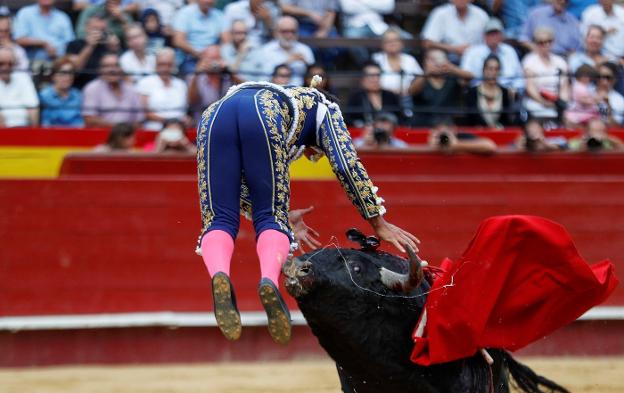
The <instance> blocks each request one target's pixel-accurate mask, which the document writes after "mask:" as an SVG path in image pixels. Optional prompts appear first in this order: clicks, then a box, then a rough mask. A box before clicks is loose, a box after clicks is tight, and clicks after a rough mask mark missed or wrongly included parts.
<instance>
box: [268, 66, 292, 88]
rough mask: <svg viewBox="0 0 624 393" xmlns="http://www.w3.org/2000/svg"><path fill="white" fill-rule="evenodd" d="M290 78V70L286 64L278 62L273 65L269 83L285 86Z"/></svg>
mask: <svg viewBox="0 0 624 393" xmlns="http://www.w3.org/2000/svg"><path fill="white" fill-rule="evenodd" d="M290 78H292V70H291V69H290V67H289V66H288V64H280V65H278V66H277V67H275V70H273V74H271V83H275V84H276V85H282V86H286V85H289V84H290Z"/></svg>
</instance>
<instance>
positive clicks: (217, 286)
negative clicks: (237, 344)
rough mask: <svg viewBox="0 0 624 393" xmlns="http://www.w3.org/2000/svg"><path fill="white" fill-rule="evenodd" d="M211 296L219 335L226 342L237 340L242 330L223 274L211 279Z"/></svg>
mask: <svg viewBox="0 0 624 393" xmlns="http://www.w3.org/2000/svg"><path fill="white" fill-rule="evenodd" d="M212 296H213V297H214V314H215V318H216V319H217V325H219V329H221V333H223V335H224V336H225V338H227V339H228V340H231V341H234V340H238V339H239V337H240V336H241V332H242V330H243V329H242V326H241V320H240V314H239V313H238V310H237V309H236V306H234V301H233V299H232V285H231V283H230V280H229V278H228V277H227V276H226V275H225V274H223V273H217V274H215V275H214V277H213V278H212Z"/></svg>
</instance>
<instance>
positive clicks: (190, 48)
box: [172, 0, 224, 75]
mask: <svg viewBox="0 0 624 393" xmlns="http://www.w3.org/2000/svg"><path fill="white" fill-rule="evenodd" d="M172 27H173V45H174V46H175V47H176V48H178V49H179V50H180V57H181V60H180V61H179V62H178V63H179V66H180V71H181V72H182V74H184V75H188V74H190V73H191V72H193V71H195V66H196V65H197V61H198V59H199V58H200V57H201V54H202V52H203V50H204V49H206V48H207V47H209V46H210V45H215V44H217V43H218V42H219V36H220V35H221V32H222V31H223V29H224V25H223V12H222V11H221V10H218V9H216V8H214V0H197V2H196V3H192V4H189V5H187V6H184V7H182V8H180V9H179V10H178V12H176V14H175V17H174V18H173V24H172Z"/></svg>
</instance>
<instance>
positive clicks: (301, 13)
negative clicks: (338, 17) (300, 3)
mask: <svg viewBox="0 0 624 393" xmlns="http://www.w3.org/2000/svg"><path fill="white" fill-rule="evenodd" d="M281 8H282V12H283V13H284V14H287V15H292V16H294V17H307V18H310V19H312V20H313V21H314V22H315V23H316V21H318V20H319V19H318V18H316V19H314V18H315V17H316V16H317V14H316V13H314V12H311V11H308V10H306V9H305V8H301V7H297V6H296V5H292V4H284V2H282V4H281Z"/></svg>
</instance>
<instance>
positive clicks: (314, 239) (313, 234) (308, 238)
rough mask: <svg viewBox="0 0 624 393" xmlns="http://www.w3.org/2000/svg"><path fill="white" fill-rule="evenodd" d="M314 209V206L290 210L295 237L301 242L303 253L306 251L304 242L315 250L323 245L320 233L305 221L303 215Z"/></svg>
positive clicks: (289, 214) (289, 218)
mask: <svg viewBox="0 0 624 393" xmlns="http://www.w3.org/2000/svg"><path fill="white" fill-rule="evenodd" d="M312 210H314V206H310V207H308V208H305V209H295V210H291V211H290V212H288V220H289V221H290V225H291V226H292V229H293V233H294V235H295V239H296V240H297V242H298V243H299V250H301V252H302V253H303V252H305V251H304V249H303V244H304V243H305V245H306V247H310V248H311V249H313V250H314V249H317V248H319V247H321V242H319V241H318V237H319V233H318V232H317V231H315V230H314V229H312V228H310V227H309V226H308V225H307V224H306V223H305V221H303V216H305V215H306V214H308V213H310V212H311V211H312Z"/></svg>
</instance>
